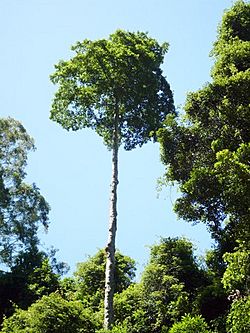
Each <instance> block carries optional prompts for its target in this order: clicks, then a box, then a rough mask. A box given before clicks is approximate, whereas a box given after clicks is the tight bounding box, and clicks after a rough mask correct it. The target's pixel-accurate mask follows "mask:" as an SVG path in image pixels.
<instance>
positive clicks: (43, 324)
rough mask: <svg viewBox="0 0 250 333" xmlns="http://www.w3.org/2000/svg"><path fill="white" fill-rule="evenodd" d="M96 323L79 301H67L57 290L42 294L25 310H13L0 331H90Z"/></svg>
mask: <svg viewBox="0 0 250 333" xmlns="http://www.w3.org/2000/svg"><path fill="white" fill-rule="evenodd" d="M97 326H98V323H96V322H95V321H94V318H93V316H92V314H91V313H89V311H88V310H86V309H84V307H83V305H82V303H81V302H80V301H67V300H65V299H64V298H62V297H61V296H60V295H59V294H57V293H52V294H50V295H49V296H43V297H42V298H41V299H40V300H38V301H37V302H35V303H33V304H32V305H31V306H30V307H29V308H28V310H21V309H17V310H16V312H15V314H14V315H13V316H12V317H10V318H8V319H6V320H5V321H4V323H3V328H2V331H1V332H3V333H5V332H6V333H7V332H8V333H12V332H13V333H25V332H29V333H45V332H46V333H63V332H65V333H66V332H71V333H94V332H95V329H96V327H97Z"/></svg>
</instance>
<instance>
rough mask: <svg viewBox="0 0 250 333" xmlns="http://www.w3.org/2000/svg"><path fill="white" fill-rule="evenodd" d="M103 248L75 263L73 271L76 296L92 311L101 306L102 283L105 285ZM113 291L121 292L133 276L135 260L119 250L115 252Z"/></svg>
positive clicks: (129, 283)
mask: <svg viewBox="0 0 250 333" xmlns="http://www.w3.org/2000/svg"><path fill="white" fill-rule="evenodd" d="M105 259H106V255H105V251H104V250H99V251H98V252H97V253H96V254H95V255H94V256H92V257H89V259H88V260H87V261H85V262H82V263H79V264H78V265H77V270H76V272H75V273H74V278H75V285H76V298H77V299H80V300H81V301H82V302H83V303H84V304H85V306H86V307H91V308H92V310H93V311H99V310H100V309H102V308H103V299H104V285H105V262H106V260H105ZM115 260H116V265H115V273H114V280H115V291H114V292H115V293H121V292H122V291H123V290H125V289H127V288H128V287H129V285H131V284H132V282H133V279H134V277H135V262H134V260H132V259H131V258H130V257H128V256H124V255H122V254H121V253H120V252H119V251H116V253H115Z"/></svg>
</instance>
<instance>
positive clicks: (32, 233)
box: [0, 0, 250, 333]
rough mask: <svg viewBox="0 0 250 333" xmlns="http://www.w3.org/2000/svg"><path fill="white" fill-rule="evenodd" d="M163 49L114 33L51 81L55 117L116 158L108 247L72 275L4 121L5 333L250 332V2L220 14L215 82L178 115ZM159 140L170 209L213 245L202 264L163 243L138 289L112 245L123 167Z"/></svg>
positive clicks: (0, 247)
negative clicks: (122, 158)
mask: <svg viewBox="0 0 250 333" xmlns="http://www.w3.org/2000/svg"><path fill="white" fill-rule="evenodd" d="M167 49H168V44H167V43H164V44H162V45H160V44H158V42H157V41H156V40H154V39H152V38H150V37H149V36H148V34H146V33H141V32H137V33H132V32H126V31H122V30H117V31H116V32H115V33H113V34H112V35H110V36H109V38H108V39H102V40H98V41H90V40H84V41H83V42H78V43H77V44H76V45H75V46H74V47H73V51H74V52H75V56H74V57H73V58H71V59H70V60H69V61H61V62H60V63H59V64H57V65H56V70H55V73H54V74H52V76H51V80H52V82H53V83H54V84H55V85H56V86H57V88H58V90H57V91H56V93H55V96H54V100H53V104H52V109H51V119H52V120H53V121H56V122H58V123H59V124H60V125H62V127H63V128H65V129H67V130H74V131H75V130H80V129H83V128H86V127H87V128H91V129H93V130H95V131H96V133H97V134H98V135H100V136H101V137H102V138H103V142H104V144H105V145H106V146H107V148H108V149H109V150H111V151H112V166H113V171H112V180H111V194H110V223H109V230H108V232H109V238H108V243H107V244H106V247H105V248H103V249H101V250H99V251H97V253H96V254H95V255H93V256H90V257H89V258H88V259H87V260H86V261H84V262H81V263H78V265H77V269H76V271H75V272H74V273H73V275H72V276H70V277H64V275H65V273H66V272H67V269H68V267H67V265H66V264H65V263H61V262H58V260H57V259H56V251H55V250H54V249H53V248H52V249H48V250H44V249H43V250H41V249H42V247H41V242H40V239H39V232H40V230H41V229H46V230H47V229H48V228H49V217H48V216H49V211H50V206H49V204H48V202H47V201H46V199H45V198H44V196H43V195H42V193H41V192H40V190H39V188H38V186H37V185H36V184H28V183H27V182H26V178H25V177H26V166H27V162H28V161H27V159H28V153H29V152H30V151H31V150H34V149H35V145H34V141H33V139H32V138H31V137H30V135H29V134H28V133H27V131H26V129H25V128H24V127H23V125H22V124H21V123H20V122H19V121H17V120H15V119H12V118H0V262H1V270H0V325H1V326H0V330H1V332H3V333H85V332H86V333H91V332H93V333H106V332H112V333H193V332H200V333H248V332H250V212H249V207H250V186H249V185H250V184H249V182H250V140H249V138H250V135H249V129H250V97H249V91H250V66H249V62H250V4H249V3H248V2H247V1H242V0H239V1H236V2H235V4H234V5H233V6H232V8H231V9H229V10H227V11H226V12H225V14H224V15H223V17H222V20H221V23H220V26H219V27H218V35H217V39H216V41H215V42H214V45H213V49H212V51H211V57H213V59H214V65H213V67H212V69H211V81H210V82H209V83H206V84H204V86H203V87H202V88H201V89H200V90H198V91H195V92H192V93H189V94H188V95H187V97H186V102H185V105H184V108H183V110H181V111H179V112H177V111H176V109H175V107H174V100H173V95H172V92H171V88H170V86H171V85H170V84H169V83H168V82H167V81H166V79H165V77H164V75H163V73H162V70H161V68H160V65H161V64H162V62H163V57H164V54H165V53H166V52H167ZM149 140H153V141H158V142H159V143H160V156H161V161H162V163H163V165H164V167H165V173H164V176H163V177H162V179H161V182H162V186H173V185H174V186H176V187H178V188H179V190H180V191H179V194H180V195H179V198H177V200H176V201H175V203H174V211H175V212H176V214H177V215H178V216H179V217H180V218H182V219H184V220H185V221H186V222H187V223H193V224H197V223H203V224H205V225H206V227H207V229H208V231H209V233H210V235H211V237H212V239H213V240H214V246H213V248H212V249H210V250H208V251H207V253H206V255H205V256H203V257H200V256H198V255H197V253H196V252H195V248H194V245H193V244H192V242H191V241H190V240H189V239H187V238H184V237H174V238H171V237H162V238H161V239H160V240H159V241H158V243H156V244H154V245H152V246H151V248H150V257H149V260H148V263H147V265H146V266H145V268H144V270H143V272H142V274H141V277H140V280H139V281H137V280H136V279H135V276H136V264H135V261H134V260H133V259H132V258H130V257H128V256H126V255H125V254H123V253H121V252H119V250H118V249H116V246H115V235H116V229H117V228H119V221H117V207H116V199H117V185H118V164H117V160H118V152H119V149H122V148H124V149H125V150H131V149H134V148H135V147H137V146H142V145H143V144H145V143H146V142H148V141H149ZM158 176H160V175H158ZM52 208H53V207H52Z"/></svg>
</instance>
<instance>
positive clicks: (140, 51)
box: [51, 30, 174, 328]
mask: <svg viewBox="0 0 250 333" xmlns="http://www.w3.org/2000/svg"><path fill="white" fill-rule="evenodd" d="M72 49H73V51H75V52H76V55H75V56H74V57H73V58H72V59H70V60H69V61H61V62H59V64H58V65H57V66H56V72H55V73H54V74H53V75H52V77H51V79H52V82H53V83H55V84H58V85H59V88H58V91H57V92H56V94H55V98H54V101H53V104H52V110H51V119H52V120H54V121H56V122H58V123H59V124H61V125H62V126H63V127H64V128H65V129H67V130H70V129H71V130H78V129H81V128H84V127H89V128H92V129H94V130H95V131H96V132H97V133H98V134H99V135H100V136H101V137H102V138H103V140H104V143H105V145H106V146H107V147H108V148H109V149H111V150H112V170H113V171H112V180H111V196H110V221H109V234H108V243H107V246H106V256H107V259H106V279H105V302H104V308H105V314H104V325H105V327H107V328H109V327H110V326H111V324H112V322H113V294H114V267H115V235H116V229H117V185H118V149H119V147H120V146H121V145H123V146H124V148H125V149H126V150H131V149H133V148H135V147H136V146H138V145H139V146H141V145H143V144H144V143H146V142H147V141H148V140H150V138H152V137H154V136H155V133H156V131H157V129H158V128H159V127H160V126H161V124H162V121H163V120H164V119H165V117H166V115H167V114H168V113H173V112H174V106H173V98H172V93H171V90H170V87H169V84H168V83H167V81H166V79H165V77H164V76H163V75H162V71H161V69H160V65H161V63H162V62H163V57H164V54H165V53H166V51H167V44H166V43H165V44H163V45H159V44H158V43H157V42H156V40H154V39H152V38H149V37H148V36H147V35H146V34H144V33H140V32H137V33H131V32H125V31H122V30H118V31H116V32H115V33H114V34H112V35H110V37H109V39H101V40H97V41H90V40H87V39H86V40H84V41H83V42H81V43H80V42H78V43H77V44H76V45H75V46H74V47H73V48H72Z"/></svg>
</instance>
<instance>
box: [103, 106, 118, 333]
mask: <svg viewBox="0 0 250 333" xmlns="http://www.w3.org/2000/svg"><path fill="white" fill-rule="evenodd" d="M118 120H119V114H118V111H117V110H116V115H115V126H114V134H113V149H112V178H111V185H110V190H111V193H110V211H109V231H108V243H107V246H106V271H105V297H104V328H106V329H110V328H111V326H112V324H113V322H114V310H113V298H114V289H115V281H114V272H115V236H116V229H117V186H118V149H119V142H118V140H119V138H118V135H119V133H118Z"/></svg>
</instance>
